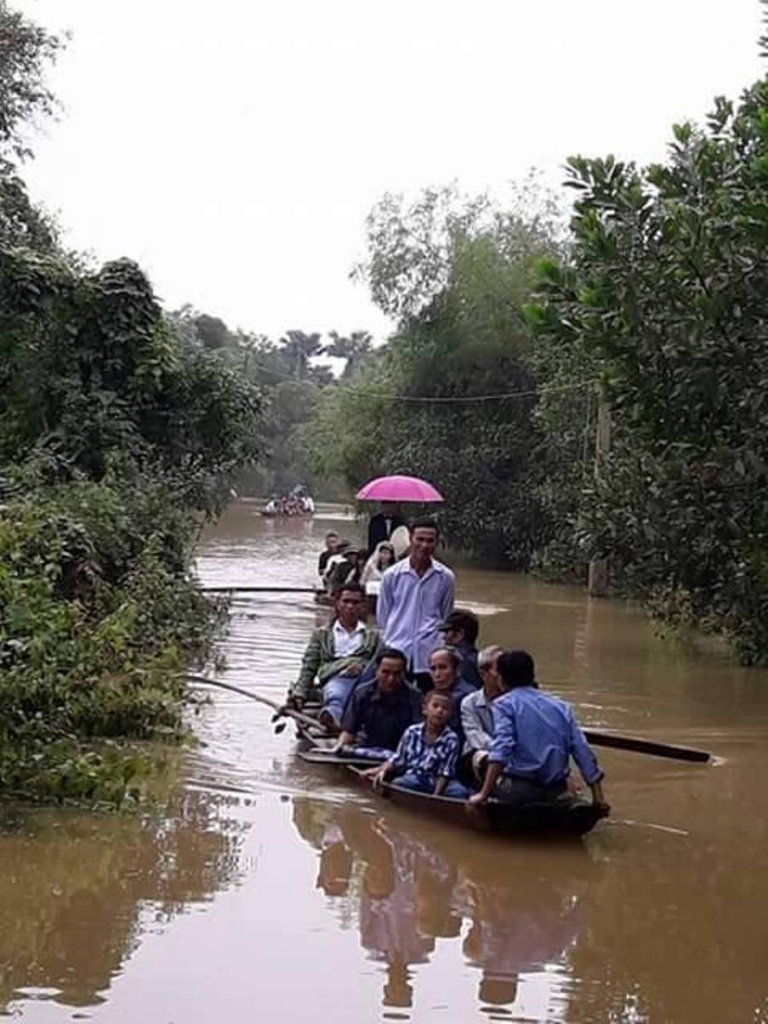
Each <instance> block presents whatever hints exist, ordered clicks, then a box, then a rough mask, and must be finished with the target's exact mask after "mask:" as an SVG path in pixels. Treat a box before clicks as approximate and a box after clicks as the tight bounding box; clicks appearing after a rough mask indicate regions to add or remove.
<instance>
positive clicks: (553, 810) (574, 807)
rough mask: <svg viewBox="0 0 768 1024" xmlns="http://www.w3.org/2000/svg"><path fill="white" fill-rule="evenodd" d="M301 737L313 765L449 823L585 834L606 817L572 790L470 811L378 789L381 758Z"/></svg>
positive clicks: (446, 801)
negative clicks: (371, 771)
mask: <svg viewBox="0 0 768 1024" xmlns="http://www.w3.org/2000/svg"><path fill="white" fill-rule="evenodd" d="M302 738H303V740H304V742H305V744H306V745H307V746H309V749H308V750H304V751H301V752H300V753H299V757H301V758H302V760H304V761H307V762H309V763H310V764H319V765H327V766H332V767H336V768H342V769H343V770H344V771H346V772H348V773H350V774H351V775H352V777H353V778H354V779H355V780H356V781H357V782H358V783H359V784H360V785H362V786H363V787H364V788H365V789H367V790H369V791H370V792H372V793H374V794H376V796H378V797H380V798H382V799H387V800H389V801H390V802H391V803H393V804H394V805H395V806H397V807H404V808H406V809H408V810H411V811H414V812H415V813H417V814H421V815H424V816H427V817H430V818H436V819H437V820H439V821H443V822H445V823H447V824H449V825H458V826H460V827H461V828H469V829H472V830H474V831H476V832H492V833H494V834H496V835H501V836H520V835H529V836H530V835H536V836H583V835H586V833H587V832H590V831H591V830H592V829H593V828H594V827H595V825H596V824H597V822H598V821H599V820H600V819H601V818H603V817H605V815H604V813H603V811H601V810H600V809H599V808H598V807H595V805H594V804H592V803H591V802H589V801H587V800H584V799H582V798H581V797H578V796H572V795H570V794H564V795H563V796H561V797H558V798H557V799H555V800H549V801H541V802H540V803H530V804H526V805H525V806H524V807H512V806H510V805H509V804H505V803H502V802H501V801H499V800H489V801H488V802H487V803H486V804H484V805H483V806H482V807H480V808H477V809H476V810H469V809H468V808H467V806H466V803H465V801H464V800H456V799H453V798H451V797H444V796H433V795H431V794H429V793H416V792H414V791H413V790H409V789H401V788H400V787H399V786H398V785H396V784H393V783H389V782H385V783H384V784H383V785H382V786H381V788H380V789H374V788H373V783H372V780H371V778H370V776H368V775H366V774H365V769H366V768H370V767H371V766H372V765H375V764H377V763H378V764H380V763H381V762H377V761H372V760H371V759H369V758H360V757H356V756H355V755H354V753H353V752H350V753H349V754H343V755H339V754H335V753H334V752H332V751H331V750H330V749H329V748H328V747H327V746H324V745H323V744H322V742H318V740H317V739H316V738H313V737H311V736H310V735H309V732H308V731H307V732H305V733H303V737H302Z"/></svg>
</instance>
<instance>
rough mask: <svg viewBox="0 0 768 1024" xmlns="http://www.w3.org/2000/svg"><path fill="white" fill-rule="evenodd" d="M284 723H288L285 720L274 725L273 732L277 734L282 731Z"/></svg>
mask: <svg viewBox="0 0 768 1024" xmlns="http://www.w3.org/2000/svg"><path fill="white" fill-rule="evenodd" d="M286 725H288V723H287V722H280V724H279V725H276V726H275V732H276V733H278V734H279V733H281V732H283V731H284V730H285V727H286Z"/></svg>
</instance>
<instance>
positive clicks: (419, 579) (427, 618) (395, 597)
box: [376, 519, 455, 692]
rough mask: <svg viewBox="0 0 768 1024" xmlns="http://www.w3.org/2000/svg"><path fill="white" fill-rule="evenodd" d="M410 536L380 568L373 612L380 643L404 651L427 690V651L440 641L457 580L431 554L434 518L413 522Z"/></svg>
mask: <svg viewBox="0 0 768 1024" xmlns="http://www.w3.org/2000/svg"><path fill="white" fill-rule="evenodd" d="M410 537H411V548H410V554H409V556H408V558H405V559H403V560H402V561H401V562H398V563H397V564H396V565H393V566H392V567H391V568H389V569H387V571H386V572H385V573H384V576H383V578H382V581H381V591H380V592H379V600H378V603H377V605H376V618H377V621H378V626H379V631H380V633H381V635H382V637H383V638H384V643H385V644H386V645H387V646H388V647H396V648H397V649H398V650H401V651H402V652H403V653H404V654H405V656H406V658H407V659H408V669H409V672H410V676H411V678H412V679H413V680H414V681H415V682H416V683H417V684H418V685H419V687H420V689H421V690H422V692H426V691H427V690H429V689H431V688H432V680H431V679H430V676H429V656H430V654H431V653H432V651H434V650H435V648H437V647H440V646H442V640H441V637H440V630H439V627H440V624H441V623H442V622H443V621H444V620H445V619H446V618H447V616H448V614H449V613H450V612H451V610H452V609H453V593H454V586H455V580H454V575H453V573H452V572H451V570H450V569H449V568H448V566H446V565H443V564H442V563H441V562H438V561H436V560H435V558H434V557H433V556H434V553H435V547H436V546H437V526H436V525H435V523H434V521H433V520H431V519H419V520H417V521H416V522H414V523H413V524H412V525H411V529H410Z"/></svg>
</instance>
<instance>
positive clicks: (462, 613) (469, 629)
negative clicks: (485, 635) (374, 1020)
mask: <svg viewBox="0 0 768 1024" xmlns="http://www.w3.org/2000/svg"><path fill="white" fill-rule="evenodd" d="M437 628H438V630H439V631H440V632H441V633H442V634H443V640H444V643H445V645H446V647H453V648H454V649H455V650H457V651H458V652H459V654H460V655H461V678H462V679H463V680H464V681H465V682H467V683H469V684H470V685H472V686H474V687H477V688H478V689H479V688H480V687H481V686H482V685H483V680H482V679H481V678H480V672H479V671H478V667H477V644H476V641H477V634H478V633H479V632H480V623H479V621H478V618H477V616H476V615H475V613H474V612H471V611H469V609H467V608H454V610H453V611H452V612H451V613H450V615H448V616H446V618H445V620H444V621H443V622H441V623H440V625H439V626H438V627H437Z"/></svg>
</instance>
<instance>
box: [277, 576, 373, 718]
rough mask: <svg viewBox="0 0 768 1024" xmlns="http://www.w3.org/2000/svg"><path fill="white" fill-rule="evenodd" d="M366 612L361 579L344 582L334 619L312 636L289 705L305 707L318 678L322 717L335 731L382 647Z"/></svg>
mask: <svg viewBox="0 0 768 1024" xmlns="http://www.w3.org/2000/svg"><path fill="white" fill-rule="evenodd" d="M364 615H365V594H364V593H363V588H362V587H361V586H360V585H359V584H358V583H348V584H345V585H344V586H342V587H341V589H340V590H339V591H338V593H337V595H336V615H335V617H334V619H333V622H332V623H331V624H330V625H329V626H321V627H320V628H319V629H316V630H315V631H314V633H313V634H312V636H311V637H310V640H309V643H308V644H307V649H306V651H305V652H304V658H303V660H302V663H301V672H300V673H299V678H298V679H297V680H296V682H295V683H294V684H293V685H292V687H291V689H290V693H289V695H288V701H287V706H288V707H293V708H301V706H302V704H303V703H304V701H306V700H307V699H308V698H309V697H312V696H314V695H315V694H316V686H315V678H317V684H318V685H319V686H320V687H321V688H322V701H323V710H322V712H321V713H320V720H321V721H322V723H323V724H324V725H325V726H326V727H327V728H328V729H330V730H331V731H333V732H338V726H339V723H340V722H341V717H342V714H343V711H344V705H345V704H346V702H347V698H348V697H349V695H350V693H351V692H352V690H353V689H354V687H355V683H356V682H357V680H358V678H359V676H360V673H361V672H362V671H363V669H364V668H365V666H366V665H367V664H368V663H369V662H370V661H371V659H372V658H373V657H374V656H375V654H376V651H377V650H378V647H379V634H378V632H377V630H376V629H374V628H373V627H372V626H367V625H366V624H365V622H364V621H363V616H364Z"/></svg>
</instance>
